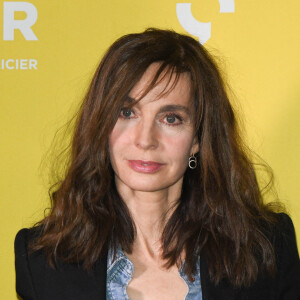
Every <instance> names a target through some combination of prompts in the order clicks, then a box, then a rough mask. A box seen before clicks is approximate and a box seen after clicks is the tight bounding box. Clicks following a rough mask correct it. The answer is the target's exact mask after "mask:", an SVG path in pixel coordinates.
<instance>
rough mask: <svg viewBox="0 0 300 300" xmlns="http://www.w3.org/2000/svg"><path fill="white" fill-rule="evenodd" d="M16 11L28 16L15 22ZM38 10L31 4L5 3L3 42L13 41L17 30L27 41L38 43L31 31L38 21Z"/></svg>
mask: <svg viewBox="0 0 300 300" xmlns="http://www.w3.org/2000/svg"><path fill="white" fill-rule="evenodd" d="M15 11H23V12H25V13H26V14H27V17H26V19H24V20H15V19H14V13H15ZM37 15H38V14H37V9H36V7H35V6H34V5H33V4H31V3H29V2H7V1H6V2H4V3H3V40H5V41H13V40H14V33H15V30H16V29H19V30H20V31H21V33H22V34H23V36H24V38H25V40H27V41H36V40H37V39H38V38H37V37H36V35H35V34H34V32H33V31H32V29H31V26H32V25H33V24H34V23H35V22H36V20H37Z"/></svg>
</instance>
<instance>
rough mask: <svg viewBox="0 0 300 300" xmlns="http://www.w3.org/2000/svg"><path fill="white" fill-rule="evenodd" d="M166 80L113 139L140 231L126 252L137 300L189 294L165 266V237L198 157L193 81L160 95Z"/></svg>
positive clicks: (124, 119) (123, 117) (114, 159)
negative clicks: (191, 164)
mask: <svg viewBox="0 0 300 300" xmlns="http://www.w3.org/2000/svg"><path fill="white" fill-rule="evenodd" d="M158 67H159V64H158V63H154V64H152V65H151V66H150V67H149V68H148V69H147V70H146V72H145V73H144V75H143V76H142V78H141V80H140V81H139V82H138V83H137V84H136V85H135V86H134V88H133V89H132V91H131V92H130V94H129V96H130V98H129V101H131V100H133V99H137V98H138V97H139V95H141V93H142V92H143V89H144V88H145V87H146V86H147V84H148V83H149V81H151V79H152V78H153V75H154V74H155V72H156V70H157V68H158ZM167 78H168V76H167V77H166V78H164V79H162V80H161V81H160V82H159V83H158V85H156V86H155V87H154V88H153V89H152V90H151V91H150V92H149V93H148V94H147V95H145V96H144V97H143V98H142V99H141V100H140V101H139V102H138V103H136V104H135V105H134V106H133V107H132V108H131V109H129V108H126V106H125V107H124V109H122V111H121V114H120V117H119V119H118V121H117V123H116V125H115V127H114V129H113V131H112V133H111V135H110V138H109V149H110V158H111V163H112V167H113V169H114V172H115V182H116V186H117V190H118V192H119V194H120V195H121V197H122V199H124V201H125V203H126V205H127V206H128V208H129V211H130V213H131V216H132V219H133V221H134V223H135V226H136V230H137V234H136V239H135V241H134V244H133V251H132V253H131V254H128V253H126V255H127V256H128V258H129V259H130V260H131V261H132V263H133V265H134V274H133V278H132V280H131V281H130V282H129V284H128V287H127V293H128V296H129V298H130V299H132V300H135V299H143V300H148V299H149V300H150V299H151V300H152V299H162V298H163V299H165V300H168V299H172V300H176V299H178V300H179V299H180V300H182V299H184V297H185V295H186V293H187V291H188V288H187V285H186V284H185V282H184V280H183V279H182V278H181V277H180V276H179V273H178V267H177V266H176V265H175V266H172V267H171V268H170V269H166V268H164V267H163V265H164V263H165V262H166V261H165V260H163V259H162V252H161V243H160V237H161V233H162V230H163V228H164V225H165V224H166V220H167V218H168V216H169V215H170V214H171V213H172V209H173V207H172V205H174V204H175V205H176V203H177V202H178V200H179V197H180V194H181V188H182V182H183V176H184V172H185V170H186V168H187V165H188V158H189V157H190V156H191V155H192V154H193V153H196V152H198V150H199V145H198V143H197V140H196V138H195V132H194V129H193V120H192V111H193V107H192V102H191V95H190V79H189V76H188V74H186V73H183V74H181V75H180V77H179V80H178V82H177V84H176V86H175V87H174V88H173V89H172V90H171V91H170V92H168V93H166V94H165V95H163V96H161V95H160V93H161V92H162V91H163V90H164V88H165V87H166V85H167V82H168V79H167ZM174 78H175V76H173V77H172V78H171V82H170V83H169V84H172V81H173V80H174ZM167 87H168V86H167ZM171 208H172V209H171ZM182 257H183V258H184V254H183V255H182Z"/></svg>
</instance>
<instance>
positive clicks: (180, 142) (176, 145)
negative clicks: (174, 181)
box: [163, 135, 192, 162]
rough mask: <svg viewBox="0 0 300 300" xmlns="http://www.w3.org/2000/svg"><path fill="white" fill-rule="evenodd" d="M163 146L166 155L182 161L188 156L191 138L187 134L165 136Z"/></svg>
mask: <svg viewBox="0 0 300 300" xmlns="http://www.w3.org/2000/svg"><path fill="white" fill-rule="evenodd" d="M163 147H164V149H165V153H167V156H169V157H170V158H173V160H176V161H180V162H184V161H186V160H187V159H188V158H189V156H190V151H191V148H192V138H191V137H189V136H187V135H182V136H180V137H178V136H177V137H176V138H174V137H169V138H165V139H164V145H163Z"/></svg>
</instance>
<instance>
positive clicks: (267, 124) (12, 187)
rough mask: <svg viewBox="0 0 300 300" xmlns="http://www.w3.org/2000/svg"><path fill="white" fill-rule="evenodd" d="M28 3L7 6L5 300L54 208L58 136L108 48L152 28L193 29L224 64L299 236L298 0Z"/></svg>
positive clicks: (1, 65)
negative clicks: (19, 246) (49, 164)
mask: <svg viewBox="0 0 300 300" xmlns="http://www.w3.org/2000/svg"><path fill="white" fill-rule="evenodd" d="M179 2H180V3H181V4H178V3H179ZM188 3H191V5H190V4H188ZM19 4H20V5H18V3H12V2H9V1H2V0H0V97H1V112H0V114H1V118H0V122H1V147H0V159H1V173H0V179H1V188H0V201H1V233H0V237H1V240H0V245H1V246H0V247H1V251H0V252H1V256H0V259H1V267H0V278H1V283H0V298H1V299H16V295H15V291H14V284H15V283H14V276H15V275H14V254H13V241H14V236H15V234H16V232H17V231H18V230H19V229H20V228H21V227H28V226H31V225H32V224H33V223H34V222H36V221H37V220H39V219H40V218H41V217H42V214H43V209H44V208H45V207H47V206H48V200H47V188H48V187H47V182H46V180H45V179H44V178H47V176H44V174H42V173H43V169H42V172H41V171H40V168H39V167H40V163H41V160H42V158H43V156H44V154H45V153H46V151H47V150H48V148H49V146H50V143H51V140H52V138H53V136H54V134H55V132H56V130H57V129H58V127H59V126H61V125H62V124H63V123H64V121H66V120H67V118H68V117H69V116H70V113H71V112H72V111H74V108H75V107H76V105H77V103H78V102H79V101H80V100H81V99H82V96H83V95H84V92H85V90H86V87H87V84H88V82H89V80H90V79H91V76H92V74H93V71H94V69H95V67H96V65H97V63H98V62H99V59H100V58H101V56H102V54H103V52H104V51H105V49H107V47H108V46H109V45H110V44H111V43H112V42H113V41H114V40H115V39H116V38H118V37H119V36H121V35H123V34H126V33H130V32H138V31H142V30H144V29H145V28H146V27H160V28H167V29H174V30H176V31H179V32H189V33H190V34H192V35H195V36H198V38H199V37H200V40H201V39H202V42H204V41H206V43H205V46H206V47H207V48H209V49H210V50H211V51H212V53H213V54H215V55H217V56H218V57H219V61H220V63H221V65H222V68H223V70H224V72H225V73H226V74H227V78H228V81H229V83H230V85H231V87H232V90H233V92H234V94H235V98H236V99H238V101H239V103H240V105H241V107H242V108H243V118H244V119H245V127H246V129H247V132H248V135H247V136H248V140H249V143H250V145H251V146H252V148H254V150H255V151H256V152H258V154H260V155H261V156H262V157H263V158H264V159H265V160H266V161H267V162H268V163H269V164H270V166H271V167H272V168H273V170H274V172H275V176H276V187H277V189H278V193H279V197H280V199H281V200H282V201H283V202H284V203H285V204H286V207H287V210H288V212H290V214H291V216H292V218H293V221H294V224H295V227H296V232H297V233H298V236H299V235H300V209H299V208H300V205H299V202H298V200H299V187H298V184H299V183H298V181H299V177H298V174H299V172H300V162H299V161H300V160H299V153H300V149H299V148H300V147H299V143H300V137H299V125H300V119H299V118H297V116H298V117H299V105H298V101H299V98H300V88H299V86H300V85H299V67H300V55H299V53H300V32H299V31H300V30H299V28H300V18H299V11H300V2H299V1H297V0H290V1H280V0H265V1H260V0H251V1H245V0H243V1H241V0H239V1H233V0H232V1H230V0H224V1H221V0H220V1H217V0H193V1H191V2H188V1H180V0H179V1H175V0H164V1H161V0H151V1H150V0H143V1H140V0H122V1H121V0H109V1H104V0H72V1H71V0H64V1H61V0H51V1H42V0H39V1H33V0H32V1H28V2H26V3H25V4H21V3H19ZM176 5H177V6H176ZM176 7H177V11H176ZM209 22H211V23H210V24H209ZM204 23H207V24H204ZM196 38H197V37H196ZM298 245H299V243H298Z"/></svg>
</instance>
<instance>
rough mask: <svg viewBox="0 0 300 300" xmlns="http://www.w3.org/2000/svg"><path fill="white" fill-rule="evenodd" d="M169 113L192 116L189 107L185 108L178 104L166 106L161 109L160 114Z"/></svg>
mask: <svg viewBox="0 0 300 300" xmlns="http://www.w3.org/2000/svg"><path fill="white" fill-rule="evenodd" d="M167 111H182V112H184V113H186V114H190V110H189V108H188V107H186V106H183V105H176V104H170V105H165V106H163V107H161V108H160V110H159V112H161V113H164V112H167Z"/></svg>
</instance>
